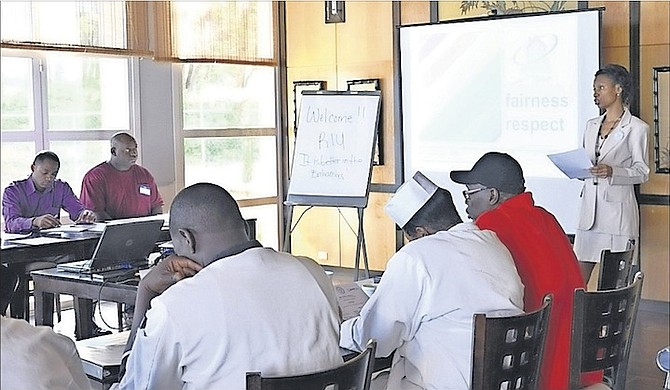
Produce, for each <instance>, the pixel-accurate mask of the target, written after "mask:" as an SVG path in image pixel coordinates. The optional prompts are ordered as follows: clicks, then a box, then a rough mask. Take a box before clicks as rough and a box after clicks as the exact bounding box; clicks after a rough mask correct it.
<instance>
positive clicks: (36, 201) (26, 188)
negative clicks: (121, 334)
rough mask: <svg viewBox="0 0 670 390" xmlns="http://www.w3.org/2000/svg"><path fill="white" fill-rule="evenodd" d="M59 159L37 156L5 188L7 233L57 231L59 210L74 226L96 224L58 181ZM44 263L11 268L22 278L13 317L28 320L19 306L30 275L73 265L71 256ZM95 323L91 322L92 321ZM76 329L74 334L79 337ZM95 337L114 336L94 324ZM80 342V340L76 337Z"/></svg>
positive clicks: (43, 154)
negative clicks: (62, 264) (22, 174)
mask: <svg viewBox="0 0 670 390" xmlns="http://www.w3.org/2000/svg"><path fill="white" fill-rule="evenodd" d="M59 169H60V159H59V158H58V155H56V153H54V152H50V151H44V152H40V153H38V154H37V156H35V159H34V160H33V164H32V165H31V166H30V170H31V171H32V172H31V174H30V176H29V177H28V178H27V179H24V180H18V181H15V182H13V183H11V184H10V185H9V186H8V187H7V188H5V191H4V193H3V194H2V216H3V218H4V221H5V231H7V232H9V233H20V232H29V231H31V230H39V229H46V228H52V227H57V226H59V225H60V210H61V209H64V210H65V211H67V212H68V214H69V215H70V219H72V220H73V221H75V222H95V219H96V217H95V213H93V212H92V211H91V210H87V209H86V208H85V207H84V205H82V204H81V202H80V201H79V199H77V197H76V196H75V194H74V193H73V192H72V188H71V187H70V185H69V184H67V183H66V182H64V181H61V180H57V179H56V176H57V175H58V170H59ZM44 260H45V261H38V262H30V263H21V264H12V265H11V268H12V269H13V271H14V272H16V273H17V275H20V282H19V288H18V291H17V294H16V295H15V298H13V299H12V316H16V317H26V316H27V310H26V309H27V308H25V307H23V308H22V309H21V310H17V305H18V306H22V305H21V303H22V302H23V301H24V299H25V294H27V291H28V287H27V283H28V280H29V275H30V271H35V270H38V269H43V268H50V267H54V266H55V262H65V261H71V260H72V259H71V258H70V257H69V256H64V257H59V258H50V259H44ZM91 321H92V319H91ZM78 333H79V332H78V330H77V329H76V328H75V334H78ZM93 333H94V335H102V334H108V333H111V332H109V331H105V330H102V329H100V328H99V327H98V326H97V325H95V323H93ZM77 338H79V337H78V336H77Z"/></svg>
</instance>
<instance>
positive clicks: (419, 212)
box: [340, 172, 523, 390]
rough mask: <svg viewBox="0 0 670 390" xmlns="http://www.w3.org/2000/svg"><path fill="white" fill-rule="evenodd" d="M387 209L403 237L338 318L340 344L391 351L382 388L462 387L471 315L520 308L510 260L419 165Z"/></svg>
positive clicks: (467, 371) (468, 362) (467, 376)
mask: <svg viewBox="0 0 670 390" xmlns="http://www.w3.org/2000/svg"><path fill="white" fill-rule="evenodd" d="M386 212H387V214H389V215H390V216H391V218H392V219H393V220H394V221H395V222H396V224H398V225H399V226H401V227H402V228H403V231H404V232H405V235H406V236H407V238H408V239H409V240H410V242H409V243H408V244H406V245H405V246H403V247H402V248H401V249H400V250H399V251H398V252H397V253H396V254H395V255H394V256H393V257H392V258H391V259H390V260H389V262H388V264H387V267H386V271H385V272H384V275H383V276H382V278H381V282H380V283H379V286H378V287H377V290H376V291H375V293H374V294H372V296H371V297H370V300H369V301H368V302H367V303H366V304H365V306H364V307H363V309H362V310H361V314H360V316H359V317H355V318H352V319H350V320H347V321H345V322H344V323H343V324H342V327H341V330H340V346H342V347H344V348H348V349H352V350H356V351H360V350H362V349H363V348H365V343H366V342H367V340H368V339H370V338H374V339H376V340H377V356H388V355H389V354H391V353H393V351H395V354H394V356H393V363H392V366H391V371H390V373H389V375H388V385H387V386H388V387H387V388H388V389H414V388H416V389H441V390H444V389H467V388H469V387H470V381H471V367H472V337H473V336H472V334H473V315H474V314H475V313H486V314H487V315H490V316H496V315H500V316H502V315H514V314H519V313H521V312H522V308H523V284H522V283H521V280H520V279H519V275H518V274H517V271H516V268H515V266H514V260H513V259H512V256H511V255H510V253H509V251H508V250H507V248H506V247H505V246H504V245H503V244H502V243H501V242H500V240H498V238H497V236H496V235H495V233H493V232H491V231H486V230H485V231H482V230H479V229H478V228H477V226H475V225H474V224H472V223H469V222H468V223H463V222H462V220H461V218H460V217H459V215H458V213H457V211H456V208H455V206H454V203H453V200H452V198H451V194H450V193H449V191H447V190H445V189H442V188H439V187H437V186H436V185H435V184H433V183H432V182H431V181H430V180H429V179H428V178H426V177H425V176H424V175H423V174H421V173H420V172H417V174H415V175H414V177H413V178H412V179H410V180H409V181H408V182H406V183H405V184H403V185H402V186H401V187H400V188H399V189H398V191H397V192H396V194H395V195H394V196H393V198H392V199H391V200H390V201H389V203H388V204H387V205H386ZM377 385H378V383H377Z"/></svg>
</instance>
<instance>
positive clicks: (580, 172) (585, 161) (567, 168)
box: [547, 148, 593, 179]
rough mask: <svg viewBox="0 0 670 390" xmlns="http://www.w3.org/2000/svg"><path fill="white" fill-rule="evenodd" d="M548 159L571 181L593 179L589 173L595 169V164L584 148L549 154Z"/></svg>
mask: <svg viewBox="0 0 670 390" xmlns="http://www.w3.org/2000/svg"><path fill="white" fill-rule="evenodd" d="M547 157H549V159H550V160H551V162H553V163H554V165H556V167H557V168H558V169H560V170H561V172H563V173H564V174H565V175H566V176H567V177H569V178H570V179H585V178H587V177H593V175H592V174H591V173H590V172H589V168H591V167H593V164H592V163H591V159H589V156H588V154H586V150H584V148H578V149H574V150H569V151H567V152H561V153H554V154H548V155H547Z"/></svg>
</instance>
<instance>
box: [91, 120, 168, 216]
mask: <svg viewBox="0 0 670 390" xmlns="http://www.w3.org/2000/svg"><path fill="white" fill-rule="evenodd" d="M110 154H111V155H110V158H109V161H105V162H102V163H100V164H98V165H96V166H95V167H93V168H91V170H89V171H88V172H87V173H86V175H84V179H83V181H82V184H81V202H82V203H83V204H84V205H85V206H86V207H88V208H90V209H91V210H93V211H94V212H95V214H96V215H97V217H98V219H99V220H108V219H119V218H133V217H146V216H148V215H156V214H161V213H162V212H163V198H161V195H160V193H159V192H158V186H157V185H156V182H155V180H154V178H153V176H152V175H151V173H149V171H148V170H147V169H146V168H144V167H141V166H139V165H137V164H136V162H137V142H136V141H135V138H133V136H131V135H130V134H128V133H124V132H121V133H116V134H114V135H113V136H112V139H111V148H110Z"/></svg>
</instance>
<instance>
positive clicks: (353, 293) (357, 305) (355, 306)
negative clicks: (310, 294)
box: [335, 283, 368, 321]
mask: <svg viewBox="0 0 670 390" xmlns="http://www.w3.org/2000/svg"><path fill="white" fill-rule="evenodd" d="M335 296H336V297H337V304H338V305H339V306H340V310H341V312H342V320H343V321H346V320H348V319H349V318H353V317H356V316H358V315H359V314H360V313H361V309H362V308H363V306H364V305H365V302H367V301H368V296H367V295H366V294H365V292H363V289H361V286H359V285H358V284H356V283H344V284H338V285H335Z"/></svg>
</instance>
